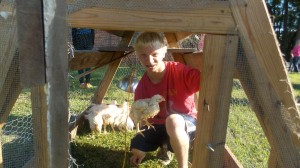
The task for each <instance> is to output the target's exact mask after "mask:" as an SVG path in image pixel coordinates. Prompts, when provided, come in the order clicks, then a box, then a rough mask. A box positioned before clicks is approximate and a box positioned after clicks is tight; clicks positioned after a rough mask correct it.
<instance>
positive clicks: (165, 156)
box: [156, 146, 174, 166]
mask: <svg viewBox="0 0 300 168" xmlns="http://www.w3.org/2000/svg"><path fill="white" fill-rule="evenodd" d="M156 157H157V158H158V159H159V160H160V162H161V164H162V165H164V166H167V165H168V164H170V163H171V161H172V160H173V158H174V153H172V152H171V151H169V150H168V148H167V147H166V146H163V147H162V148H160V149H159V151H158V152H157V154H156Z"/></svg>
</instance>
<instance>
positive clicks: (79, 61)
mask: <svg viewBox="0 0 300 168" xmlns="http://www.w3.org/2000/svg"><path fill="white" fill-rule="evenodd" d="M116 51H119V50H117V49H116ZM120 51H133V50H131V49H130V50H120ZM194 51H195V49H184V48H169V49H168V53H191V52H194ZM74 54H75V56H74V58H72V59H71V60H70V61H69V69H70V70H79V69H84V68H90V67H102V66H104V65H107V64H109V63H112V62H114V61H116V60H118V59H121V58H122V57H124V56H126V55H120V57H114V58H112V56H113V55H114V52H103V51H101V52H99V51H96V50H84V51H83V50H81V51H80V50H77V51H75V52H74ZM181 55H182V54H181Z"/></svg>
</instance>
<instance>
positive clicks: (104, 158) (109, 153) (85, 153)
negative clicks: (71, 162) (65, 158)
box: [71, 143, 155, 168]
mask: <svg viewBox="0 0 300 168" xmlns="http://www.w3.org/2000/svg"><path fill="white" fill-rule="evenodd" d="M71 153H72V157H73V158H74V159H76V164H78V165H79V167H84V168H119V167H120V168H121V167H122V166H123V161H124V156H125V152H124V151H123V150H113V149H109V148H104V147H100V146H94V145H93V144H84V146H82V144H75V143H71ZM130 157H131V153H129V152H127V153H126V160H125V166H124V167H125V168H129V167H130V161H129V158H130ZM153 159H155V157H154V156H152V155H147V156H146V157H145V159H144V160H143V162H146V161H147V160H153Z"/></svg>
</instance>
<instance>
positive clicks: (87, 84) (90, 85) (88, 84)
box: [85, 83, 93, 88]
mask: <svg viewBox="0 0 300 168" xmlns="http://www.w3.org/2000/svg"><path fill="white" fill-rule="evenodd" d="M85 87H86V88H92V87H93V85H92V84H90V83H86V85H85Z"/></svg>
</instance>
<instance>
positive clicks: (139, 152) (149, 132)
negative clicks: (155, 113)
mask: <svg viewBox="0 0 300 168" xmlns="http://www.w3.org/2000/svg"><path fill="white" fill-rule="evenodd" d="M142 129H145V131H143V135H141V134H136V135H135V136H134V137H133V138H132V139H131V144H130V150H131V152H132V154H133V156H132V157H131V159H130V161H135V162H132V163H133V164H134V163H137V162H138V161H139V162H140V161H142V160H140V158H143V153H146V152H150V151H155V150H156V149H157V148H158V147H159V146H160V145H161V144H162V141H165V140H166V138H168V135H167V133H166V128H165V126H164V125H154V129H153V128H150V129H147V126H145V127H143V128H142Z"/></svg>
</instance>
